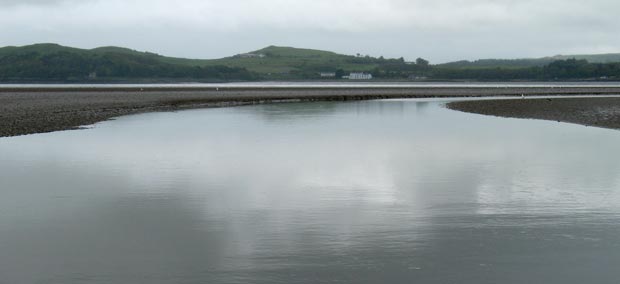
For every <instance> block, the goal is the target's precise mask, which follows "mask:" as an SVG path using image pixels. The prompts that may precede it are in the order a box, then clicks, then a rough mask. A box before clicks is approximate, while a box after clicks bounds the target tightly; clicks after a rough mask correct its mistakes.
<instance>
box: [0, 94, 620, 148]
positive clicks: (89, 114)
mask: <svg viewBox="0 0 620 284" xmlns="http://www.w3.org/2000/svg"><path fill="white" fill-rule="evenodd" d="M609 94H620V88H619V87H501V88H499V87H474V88H463V87H428V88H426V87H418V88H291V89H287V88H230V89H228V88H220V89H218V90H216V89H215V88H183V87H174V88H165V87H152V88H139V87H122V88H88V89H85V88H12V89H10V88H0V137H6V136H16V135H24V134H33V133H43V132H51V131H58V130H66V129H75V128H76V127H79V126H81V125H89V124H93V123H96V122H99V121H103V120H107V119H110V118H112V117H117V116H122V115H128V114H135V113H142V112H150V111H170V110H180V109H190V108H201V107H220V106H229V105H242V104H254V103H264V102H273V101H282V100H299V101H316V100H323V101H327V100H330V101H346V100H369V99H386V98H428V97H484V96H515V95H517V96H520V95H526V96H532V95H609ZM606 102H613V103H615V106H616V107H618V106H620V100H611V101H606ZM485 104H489V102H481V103H472V104H470V105H467V104H464V105H459V104H453V105H451V107H452V108H454V109H459V110H464V111H472V112H477V111H474V110H482V109H480V107H479V108H473V107H472V106H474V105H478V106H482V105H485ZM500 104H501V105H505V104H508V105H510V103H508V102H504V103H500ZM466 106H469V108H467V107H466ZM518 106H519V108H522V107H525V108H527V107H528V106H527V105H523V106H522V105H521V104H518ZM601 106H602V105H601V104H595V105H592V107H597V108H596V109H591V110H590V111H591V112H596V111H599V108H598V107H601ZM567 107H568V106H567ZM498 109H499V107H497V108H492V111H489V113H485V114H494V115H502V112H499V113H493V112H496V111H498ZM611 109H613V108H611ZM611 109H610V108H606V109H605V111H606V112H609V111H611ZM546 110H547V109H539V112H544V111H546ZM479 113H484V112H482V111H480V112H479ZM524 113H525V112H524ZM557 113H563V111H559V112H557ZM612 113H614V114H615V115H616V117H615V120H614V118H605V119H603V120H602V121H601V122H600V123H599V124H601V125H600V126H603V127H610V126H612V125H617V124H618V117H617V113H616V112H612ZM586 114H587V113H586ZM553 115H557V114H550V116H549V117H551V116H553ZM578 115H582V114H577V113H576V114H575V115H574V116H578ZM506 116H510V115H506ZM541 116H542V115H541ZM612 116H613V115H612ZM524 117H525V116H524ZM595 117H596V119H601V118H600V116H595ZM605 117H607V116H605ZM532 118H539V117H532ZM543 119H547V118H543ZM554 120H555V118H554ZM612 121H616V122H615V123H616V124H613V123H612ZM592 125H597V124H592ZM614 128H617V127H614Z"/></svg>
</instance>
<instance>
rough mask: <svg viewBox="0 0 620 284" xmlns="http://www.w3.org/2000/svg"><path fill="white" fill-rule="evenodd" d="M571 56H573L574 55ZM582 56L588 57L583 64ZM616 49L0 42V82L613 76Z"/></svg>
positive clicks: (616, 65)
mask: <svg viewBox="0 0 620 284" xmlns="http://www.w3.org/2000/svg"><path fill="white" fill-rule="evenodd" d="M573 58H576V59H577V60H575V59H573ZM586 60H588V61H589V62H590V63H588V61H586ZM608 62H620V54H600V55H568V56H554V57H544V58H534V59H514V60H510V59H484V60H477V61H458V62H451V63H446V64H440V65H429V64H428V62H427V61H426V60H423V59H418V60H416V63H410V62H405V60H404V59H403V58H399V59H385V58H383V57H380V58H375V57H370V56H359V55H358V56H353V55H343V54H338V53H334V52H329V51H322V50H314V49H301V48H293V47H280V46H269V47H266V48H263V49H259V50H256V51H252V52H249V53H243V54H237V55H233V56H230V57H226V58H221V59H186V58H175V57H166V56H162V55H159V54H155V53H150V52H142V51H136V50H131V49H127V48H121V47H114V46H108V47H99V48H94V49H79V48H72V47H65V46H61V45H58V44H35V45H29V46H22V47H13V46H9V47H3V48H0V82H5V83H6V82H169V81H176V82H178V81H194V82H227V81H250V80H312V79H321V77H320V76H319V73H320V72H335V73H337V74H342V75H344V74H347V73H349V72H370V73H372V75H373V76H374V77H375V78H377V79H378V80H412V79H413V80H425V79H430V80H482V81H484V80H491V81H492V80H575V79H577V80H579V79H583V80H603V79H604V80H615V79H616V78H620V73H619V72H620V63H608Z"/></svg>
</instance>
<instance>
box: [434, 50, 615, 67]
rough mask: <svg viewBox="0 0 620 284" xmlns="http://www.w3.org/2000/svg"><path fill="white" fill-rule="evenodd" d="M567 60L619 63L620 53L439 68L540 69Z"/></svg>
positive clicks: (463, 63)
mask: <svg viewBox="0 0 620 284" xmlns="http://www.w3.org/2000/svg"><path fill="white" fill-rule="evenodd" d="M567 59H577V60H587V61H588V62H590V63H617V62H620V53H607V54H581V55H555V56H548V57H542V58H521V59H479V60H474V61H467V60H463V61H455V62H448V63H444V64H439V66H442V67H456V68H496V67H504V68H522V67H540V66H544V65H547V64H549V63H551V62H554V61H558V60H567Z"/></svg>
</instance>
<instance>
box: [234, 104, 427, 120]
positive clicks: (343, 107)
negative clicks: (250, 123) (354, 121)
mask: <svg viewBox="0 0 620 284" xmlns="http://www.w3.org/2000/svg"><path fill="white" fill-rule="evenodd" d="M430 104H431V103H430V102H428V101H423V100H420V101H416V102H411V101H406V100H371V101H351V102H340V103H334V102H302V103H277V104H266V105H260V106H250V107H243V108H241V109H242V110H243V111H244V112H246V113H250V114H252V115H255V116H258V117H260V119H262V120H265V121H272V122H276V121H291V122H292V121H303V120H308V119H312V118H325V117H329V116H349V115H379V116H380V115H403V114H404V113H405V112H408V113H409V114H420V115H422V114H423V112H424V111H425V110H426V109H428V108H429V105H430Z"/></svg>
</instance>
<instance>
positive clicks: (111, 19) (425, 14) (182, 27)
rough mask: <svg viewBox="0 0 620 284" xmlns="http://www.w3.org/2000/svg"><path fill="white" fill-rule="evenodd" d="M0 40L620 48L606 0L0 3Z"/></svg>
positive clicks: (444, 50) (365, 49)
mask: <svg viewBox="0 0 620 284" xmlns="http://www.w3.org/2000/svg"><path fill="white" fill-rule="evenodd" d="M0 6H1V7H3V9H0V33H1V34H2V38H0V45H21V44H29V43H35V42H58V43H61V44H67V45H74V46H78V47H95V46H100V45H122V46H127V47H130V48H135V49H143V50H150V51H155V52H159V53H163V54H166V55H173V56H186V57H201V58H214V57H221V56H227V55H230V54H233V53H236V52H243V51H249V50H253V49H258V48H261V47H264V46H266V45H271V44H275V45H291V46H299V47H309V48H319V49H328V50H334V51H337V52H342V53H349V54H351V53H363V54H371V55H376V56H379V55H384V56H390V57H400V56H405V57H406V58H408V59H413V58H416V57H418V56H423V57H426V58H429V59H430V60H431V61H433V62H441V61H449V60H456V59H476V58H486V57H530V56H546V55H554V54H560V53H564V54H566V53H575V52H577V53H595V52H620V37H618V36H617V30H618V29H620V20H618V18H617V15H616V14H617V11H620V2H618V1H610V0H592V1H588V2H584V1H581V0H521V1H515V0H435V1H428V0H425V1H423V0H341V1H332V0H297V1H289V0H229V1H226V2H224V1H216V0H203V1H199V0H185V1H166V0H149V1H147V0H132V1H121V0H107V1H99V0H89V1H74V0H64V1H63V0H50V1H43V0H26V1H16V0H8V1H6V0H5V1H2V0H0Z"/></svg>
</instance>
